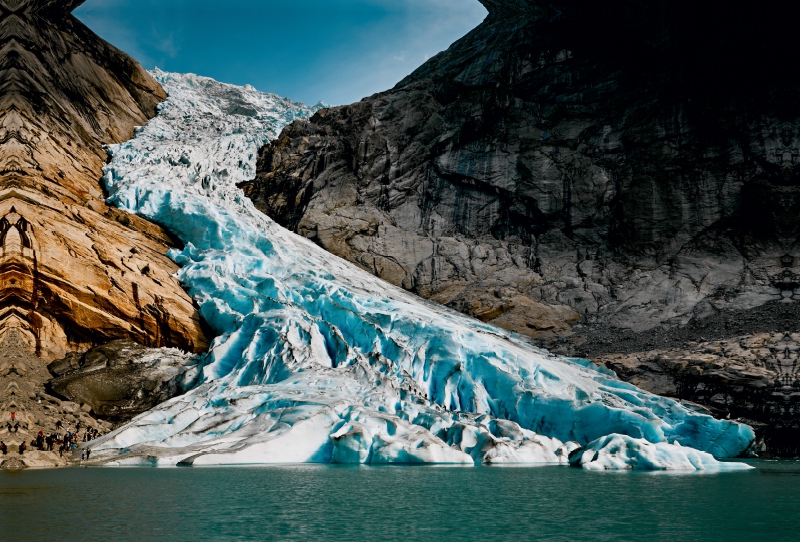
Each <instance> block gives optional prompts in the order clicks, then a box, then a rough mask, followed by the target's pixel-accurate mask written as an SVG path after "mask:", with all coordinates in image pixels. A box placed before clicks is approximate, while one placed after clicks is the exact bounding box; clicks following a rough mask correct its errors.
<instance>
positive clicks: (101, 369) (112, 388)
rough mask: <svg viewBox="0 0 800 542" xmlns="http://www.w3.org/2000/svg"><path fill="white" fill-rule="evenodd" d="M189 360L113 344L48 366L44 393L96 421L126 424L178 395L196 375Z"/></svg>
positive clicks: (123, 342)
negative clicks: (87, 411) (85, 409)
mask: <svg viewBox="0 0 800 542" xmlns="http://www.w3.org/2000/svg"><path fill="white" fill-rule="evenodd" d="M197 366H198V361H197V358H196V357H195V356H192V355H189V354H186V353H183V352H181V351H179V350H175V349H168V348H146V347H144V346H141V345H139V344H136V343H134V342H132V341H127V340H119V341H113V342H111V343H109V344H106V345H103V346H98V347H96V348H92V349H91V350H89V351H88V352H86V353H85V354H82V355H80V354H70V355H69V356H67V357H66V358H64V359H62V360H57V361H54V362H52V363H51V364H50V365H49V366H48V370H49V371H50V373H51V374H52V375H53V376H54V378H53V380H51V381H50V384H49V386H50V388H51V389H52V390H53V391H54V392H55V393H56V394H58V395H59V396H61V397H63V398H65V399H67V400H69V401H72V402H74V403H77V404H85V405H89V406H90V407H91V410H92V412H93V413H94V415H95V416H96V417H98V418H99V419H103V420H108V421H113V422H123V421H128V420H130V419H132V418H134V417H135V416H138V415H139V414H141V413H143V412H146V411H148V410H150V409H151V408H153V407H154V406H156V405H158V404H160V403H163V402H164V401H167V400H169V399H171V398H173V397H175V396H177V395H180V394H181V393H184V392H185V391H186V389H187V388H188V387H189V386H190V385H191V383H192V381H193V380H194V378H195V377H196V376H197V370H196V369H197Z"/></svg>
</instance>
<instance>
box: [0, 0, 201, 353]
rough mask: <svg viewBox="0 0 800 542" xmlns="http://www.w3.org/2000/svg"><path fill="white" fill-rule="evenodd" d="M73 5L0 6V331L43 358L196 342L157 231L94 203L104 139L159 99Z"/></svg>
mask: <svg viewBox="0 0 800 542" xmlns="http://www.w3.org/2000/svg"><path fill="white" fill-rule="evenodd" d="M81 3H82V2H81V1H78V0H0V245H1V246H2V248H0V336H2V334H4V333H6V332H7V331H8V330H10V329H17V330H19V331H20V332H21V333H22V336H23V337H25V340H26V341H27V342H28V344H29V345H30V347H31V349H32V350H33V351H35V353H36V354H37V355H39V356H41V357H42V358H44V359H46V360H52V359H56V358H59V357H63V356H64V355H65V354H67V353H68V352H70V351H74V350H85V349H86V348H88V347H91V346H93V345H98V344H102V343H105V342H108V341H110V340H113V339H132V340H135V341H137V342H139V343H141V344H144V345H148V346H178V347H181V348H184V349H187V350H191V351H196V350H202V349H204V348H205V347H206V346H207V343H208V341H207V340H206V338H205V336H204V334H203V331H202V329H201V324H200V319H199V317H198V314H197V311H196V310H195V307H194V306H193V304H192V301H191V299H190V298H189V297H188V296H187V294H186V293H184V292H183V290H182V289H181V287H180V284H179V283H178V281H177V280H176V279H175V278H173V276H172V275H173V274H174V273H175V271H176V270H177V267H176V266H175V264H174V263H173V262H171V261H170V260H169V259H168V258H167V257H166V252H167V250H168V249H169V247H170V246H171V245H172V241H171V239H170V237H169V235H168V234H167V233H166V232H165V231H164V230H162V229H161V228H159V227H157V226H155V225H153V224H150V223H147V222H146V221H144V220H141V219H139V218H137V217H135V216H133V215H131V214H128V213H123V212H120V211H118V210H116V209H113V208H110V207H108V206H107V205H106V204H105V203H104V194H103V191H102V189H101V186H100V178H101V176H102V167H103V165H104V163H105V160H106V153H105V150H104V149H103V146H104V145H106V144H111V143H118V142H121V141H124V140H126V139H129V138H130V137H131V136H132V135H133V132H134V128H135V127H136V126H140V125H142V124H144V123H145V122H146V121H147V120H148V119H149V118H151V117H152V116H153V115H155V113H156V106H157V105H158V103H159V102H160V101H161V100H163V99H164V98H165V94H164V92H163V90H162V89H161V88H160V86H159V85H158V84H157V83H155V81H153V79H152V78H151V77H150V76H149V75H148V74H147V72H146V71H145V70H144V69H143V68H142V67H141V66H139V65H138V64H137V63H136V62H135V61H134V60H133V59H131V58H130V57H128V56H127V55H125V54H124V53H122V52H120V51H118V50H117V49H115V48H114V47H112V46H110V45H109V44H107V43H105V42H104V41H103V40H101V39H100V38H98V37H97V36H95V35H94V34H93V33H92V32H91V31H90V30H89V29H87V28H86V27H84V26H83V25H82V24H81V23H80V22H79V21H78V20H77V19H75V18H74V17H73V16H72V15H71V14H70V13H71V11H72V10H73V9H74V8H75V7H77V6H78V5H79V4H81Z"/></svg>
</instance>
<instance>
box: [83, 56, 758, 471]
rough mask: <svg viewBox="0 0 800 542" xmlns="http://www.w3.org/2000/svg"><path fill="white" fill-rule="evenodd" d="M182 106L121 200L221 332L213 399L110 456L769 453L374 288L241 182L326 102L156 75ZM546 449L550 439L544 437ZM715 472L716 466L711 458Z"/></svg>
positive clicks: (136, 158)
mask: <svg viewBox="0 0 800 542" xmlns="http://www.w3.org/2000/svg"><path fill="white" fill-rule="evenodd" d="M154 76H155V77H156V78H157V79H158V80H159V82H160V83H161V84H162V85H163V86H164V88H165V89H166V90H167V92H168V94H169V98H168V100H167V101H166V102H164V104H162V106H161V108H160V112H159V114H158V116H157V117H156V118H155V119H154V120H152V121H151V122H150V123H149V124H147V125H146V126H144V127H142V128H140V129H139V130H137V133H136V136H135V138H134V139H133V140H131V141H129V142H127V143H124V144H121V145H117V146H114V147H113V148H111V149H110V153H111V155H112V160H111V162H110V164H109V165H108V166H107V168H106V175H105V178H104V179H105V183H106V187H107V189H108V191H109V194H110V198H109V201H110V202H111V203H113V204H116V205H117V206H119V207H120V208H122V209H126V210H128V211H130V212H133V213H137V214H139V215H141V216H143V217H146V218H148V219H150V220H152V221H154V222H157V223H159V224H161V225H163V226H165V227H167V228H168V229H169V230H170V231H171V232H172V233H173V234H175V235H176V236H177V237H178V238H180V239H181V240H182V241H183V243H185V248H184V249H183V250H181V251H173V252H172V253H171V256H172V257H173V258H174V259H175V261H177V262H178V263H179V264H181V266H182V268H181V270H180V273H179V278H180V279H181V281H182V283H183V284H184V285H185V287H186V288H187V290H188V291H189V293H190V294H191V295H192V296H193V298H194V299H195V300H196V301H197V303H198V306H199V307H200V312H201V314H202V316H203V318H205V320H206V321H207V322H208V324H209V325H210V326H211V327H212V328H213V331H214V332H215V333H216V334H217V338H216V339H215V340H214V342H213V345H212V347H211V349H210V351H209V353H208V354H207V355H206V356H205V358H204V361H203V370H202V374H201V376H200V378H199V380H198V382H197V383H196V386H195V387H194V388H193V389H192V390H191V391H189V392H188V393H186V394H185V395H183V396H181V397H177V398H175V399H173V400H171V401H168V402H167V403H164V404H163V405H161V406H159V407H157V408H155V409H154V410H152V411H150V412H148V413H145V414H143V415H141V416H139V417H138V418H136V419H135V420H133V421H132V422H131V423H129V424H128V425H126V426H124V427H122V428H120V429H118V430H117V431H115V432H113V433H112V434H110V435H108V436H107V437H105V438H103V439H102V440H101V441H100V442H99V443H97V444H95V445H94V446H93V449H94V452H95V456H97V457H103V458H105V459H106V460H108V461H112V462H114V463H117V464H156V465H174V464H177V463H181V464H194V465H201V464H245V463H281V462H341V463H372V464H375V463H388V462H402V463H414V462H433V463H465V464H474V463H482V462H485V463H504V462H505V463H508V462H512V463H520V462H525V463H531V462H541V463H562V464H566V463H567V462H568V457H569V454H570V452H572V451H573V450H574V449H575V448H577V447H579V445H585V444H587V443H589V442H592V441H594V440H596V439H598V438H601V437H604V436H606V435H609V434H612V433H618V434H622V435H627V436H629V437H632V438H635V439H642V440H643V441H647V442H650V443H664V442H676V441H677V442H679V443H680V444H681V445H683V446H685V447H694V448H697V449H699V450H703V451H706V452H709V453H710V454H713V455H714V456H717V457H730V456H736V455H738V454H740V453H741V452H743V451H744V450H745V449H746V448H747V447H748V445H749V444H750V442H751V441H752V439H753V432H752V430H751V429H750V428H749V427H747V426H744V425H741V424H738V423H735V422H731V421H725V420H723V421H720V420H715V419H713V418H711V417H709V416H706V415H703V414H702V413H699V412H695V411H693V410H692V409H691V408H688V407H687V406H684V405H682V404H680V403H678V402H676V401H673V400H670V399H666V398H662V397H658V396H655V395H652V394H650V393H647V392H644V391H642V390H639V389H637V388H636V387H634V386H632V385H629V384H626V383H624V382H621V381H620V380H618V379H616V378H615V377H614V376H613V375H609V374H608V373H607V372H603V371H600V370H598V369H597V368H595V367H594V366H593V365H591V364H589V363H588V362H585V361H584V360H569V359H566V358H562V357H558V356H554V355H552V354H549V353H547V352H545V351H542V350H538V349H536V348H534V347H532V346H530V345H528V344H527V343H526V342H525V341H524V340H522V339H521V338H519V337H516V336H513V335H512V334H510V333H508V332H506V331H503V330H501V329H498V328H496V327H492V326H489V325H485V324H482V323H480V322H477V321H475V320H472V319H469V318H467V317H465V316H462V315H460V314H457V313H454V312H452V311H450V310H448V309H446V308H443V307H441V306H439V305H435V304H432V303H429V302H426V301H424V300H420V299H419V298H417V297H415V296H413V295H411V294H409V293H407V292H405V291H403V290H400V289H398V288H394V287H392V286H390V285H388V284H386V283H385V282H383V281H381V280H379V279H377V278H375V277H373V276H372V275H370V274H369V273H366V272H364V271H362V270H360V269H358V268H356V267H355V266H353V265H352V264H349V263H347V262H345V261H343V260H340V259H339V258H336V257H334V256H332V255H330V254H328V253H326V252H324V251H323V250H322V249H321V248H319V247H317V246H315V245H314V244H312V243H311V242H309V241H307V240H305V239H303V238H301V237H299V236H297V235H295V234H293V233H291V232H289V231H287V230H285V229H283V228H281V227H280V226H278V225H277V224H275V223H274V222H272V221H271V220H270V219H269V218H267V217H265V216H264V215H263V214H261V213H260V212H258V211H257V210H256V209H255V208H254V207H253V205H252V203H251V202H250V201H249V200H248V199H247V198H246V197H244V195H243V194H242V193H241V191H240V190H239V189H238V188H237V187H236V184H237V183H239V182H242V181H245V180H248V179H251V178H253V176H254V174H255V160H256V154H257V151H258V148H259V147H260V146H262V145H263V144H264V143H266V142H267V141H269V140H271V139H272V138H274V137H276V136H277V135H278V133H279V131H280V130H281V129H282V128H283V127H284V126H285V125H286V124H287V123H289V122H291V121H293V120H295V119H298V118H304V117H307V116H308V115H310V114H311V113H312V112H313V110H314V108H307V107H305V106H303V105H302V104H296V103H292V102H290V101H287V100H283V99H280V98H278V97H277V96H274V95H269V94H262V93H259V92H257V91H256V90H255V89H253V88H252V87H243V88H242V87H234V86H231V85H224V84H221V83H217V82H215V81H213V80H211V79H207V78H202V77H197V76H194V75H176V74H169V73H164V72H161V71H156V72H154ZM545 435H546V436H545ZM712 461H713V459H712Z"/></svg>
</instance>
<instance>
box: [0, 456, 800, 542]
mask: <svg viewBox="0 0 800 542" xmlns="http://www.w3.org/2000/svg"><path fill="white" fill-rule="evenodd" d="M752 464H753V465H755V466H756V467H757V469H755V470H752V471H747V472H737V473H725V474H705V475H674V474H671V475H663V474H660V475H653V474H652V473H618V472H613V473H611V472H608V473H606V472H600V473H596V472H584V471H581V470H578V469H571V468H567V467H540V468H531V467H518V468H471V469H454V468H438V467H335V466H317V465H298V466H288V467H251V468H231V469H228V468H211V469H197V468H192V469H161V470H155V469H153V470H150V469H65V470H57V471H27V472H10V473H9V472H0V510H1V511H2V512H0V516H2V522H0V524H1V525H2V534H3V535H4V536H3V538H6V537H7V538H8V539H15V538H17V537H21V538H23V539H26V540H43V539H52V538H53V535H54V534H55V533H74V534H75V536H71V535H70V536H67V539H81V540H136V541H143V540H147V541H150V540H192V541H195V540H463V539H465V538H468V539H488V538H493V539H497V540H515V539H523V540H634V539H639V538H640V537H647V539H649V540H670V541H675V540H696V541H705V540H746V539H755V538H760V537H762V536H763V535H764V534H765V533H769V539H770V540H771V541H778V540H796V535H795V533H797V532H798V530H800V514H798V513H797V510H798V509H800V507H799V505H800V485H798V484H797V476H798V475H800V462H797V461H782V462H767V461H761V462H753V463H752Z"/></svg>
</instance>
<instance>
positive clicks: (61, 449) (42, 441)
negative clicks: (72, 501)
mask: <svg viewBox="0 0 800 542" xmlns="http://www.w3.org/2000/svg"><path fill="white" fill-rule="evenodd" d="M16 418H17V417H16V413H13V412H12V413H11V420H10V421H8V422H7V423H6V427H7V428H8V432H9V433H17V432H18V431H19V421H18V420H17V419H16ZM81 427H82V423H81V421H80V420H78V421H77V422H76V424H75V431H72V430H71V429H70V428H69V427H67V428H66V430H64V424H63V423H62V422H61V421H58V422H56V430H55V431H54V432H52V433H48V434H45V432H44V431H42V430H40V431H39V433H38V434H37V435H36V438H35V439H33V440H31V442H30V446H31V447H32V448H35V449H37V450H41V451H46V452H53V451H56V450H58V455H59V456H60V457H63V456H64V453H65V452H66V453H71V452H74V451H75V449H76V448H77V447H78V444H79V443H80V442H90V441H92V440H94V439H96V438H97V437H99V436H100V430H99V429H97V428H95V427H91V426H89V427H86V428H85V429H84V431H83V433H82V434H81ZM62 430H64V432H63V433H62ZM27 449H28V444H27V443H25V442H23V443H22V444H20V445H19V454H20V455H22V454H24V453H25V451H26V450H27ZM0 453H2V454H3V455H7V454H8V446H7V445H6V443H5V442H3V441H0ZM90 454H91V452H90V451H89V449H88V448H87V449H84V450H83V451H82V452H81V459H84V460H85V459H89V456H90Z"/></svg>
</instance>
